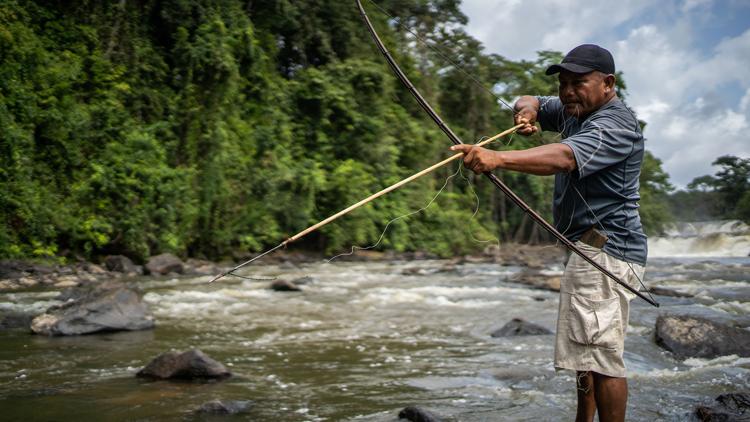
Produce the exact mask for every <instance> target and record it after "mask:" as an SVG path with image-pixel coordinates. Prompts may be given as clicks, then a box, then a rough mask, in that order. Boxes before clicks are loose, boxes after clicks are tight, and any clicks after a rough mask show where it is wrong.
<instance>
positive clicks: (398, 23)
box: [369, 0, 519, 116]
mask: <svg viewBox="0 0 750 422" xmlns="http://www.w3.org/2000/svg"><path fill="white" fill-rule="evenodd" d="M369 2H370V3H371V4H372V5H373V6H375V8H376V9H378V10H379V11H380V12H381V13H383V14H384V15H386V16H388V17H389V18H391V20H392V21H393V22H395V23H396V25H398V26H400V27H401V28H402V29H404V30H405V31H406V32H408V33H410V34H411V35H412V36H413V37H414V38H415V39H416V40H417V41H419V42H420V43H422V44H424V45H425V46H427V48H429V49H430V50H432V51H433V52H434V53H435V54H437V55H438V56H440V58H442V59H443V60H445V61H447V62H448V63H450V64H451V65H453V67H454V68H456V69H457V70H458V71H460V72H461V73H463V74H464V75H466V76H467V77H468V78H469V79H470V80H471V81H472V82H474V83H475V84H476V85H477V86H478V87H480V88H481V89H482V90H484V91H485V92H487V93H489V94H490V95H492V96H493V97H495V99H496V100H497V101H498V102H499V103H500V104H502V105H504V106H505V107H507V108H508V109H509V110H510V111H511V112H513V116H516V115H518V114H519V113H518V112H516V109H515V108H514V107H513V106H511V105H510V104H508V103H507V102H506V101H505V100H503V99H502V98H501V97H500V96H499V95H497V94H496V93H495V92H493V91H492V90H491V89H489V88H487V87H486V86H485V85H484V84H483V83H482V82H481V81H480V80H479V79H478V78H476V77H475V76H474V75H472V74H471V73H470V72H469V71H467V70H466V69H464V67H463V66H461V65H460V64H458V63H456V61H455V60H453V59H451V58H450V56H448V54H447V53H443V52H442V51H440V49H439V48H438V47H437V46H435V45H432V44H431V43H430V42H428V41H427V40H426V39H424V38H422V37H421V36H419V35H418V34H417V33H416V32H415V31H413V30H412V29H411V28H409V27H408V26H406V24H404V23H402V22H401V19H399V18H397V17H396V16H394V15H392V14H390V13H389V12H388V11H387V10H385V9H384V8H383V7H381V6H380V5H379V4H377V3H375V1H374V0H369Z"/></svg>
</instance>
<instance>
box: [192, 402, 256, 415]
mask: <svg viewBox="0 0 750 422" xmlns="http://www.w3.org/2000/svg"><path fill="white" fill-rule="evenodd" d="M253 404H254V403H253V402H252V401H250V400H211V401H210V402H207V403H203V404H202V405H201V407H200V408H199V409H198V412H199V413H209V414H214V415H236V414H238V413H246V412H248V411H249V410H250V409H252V407H253Z"/></svg>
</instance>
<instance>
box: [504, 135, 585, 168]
mask: <svg viewBox="0 0 750 422" xmlns="http://www.w3.org/2000/svg"><path fill="white" fill-rule="evenodd" d="M495 154H496V155H495V160H496V162H495V164H496V168H498V169H504V170H514V171H520V172H522V173H529V174H536V175H539V176H547V175H550V174H555V173H568V172H571V171H573V170H575V168H576V160H575V156H574V155H573V150H572V149H571V148H570V147H569V146H567V145H565V144H560V143H556V144H548V145H542V146H538V147H534V148H529V149H525V150H520V151H497V152H496V153H495Z"/></svg>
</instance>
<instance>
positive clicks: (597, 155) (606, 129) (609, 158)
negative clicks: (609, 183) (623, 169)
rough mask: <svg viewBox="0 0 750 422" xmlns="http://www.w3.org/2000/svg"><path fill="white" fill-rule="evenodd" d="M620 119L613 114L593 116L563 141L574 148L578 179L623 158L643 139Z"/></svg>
mask: <svg viewBox="0 0 750 422" xmlns="http://www.w3.org/2000/svg"><path fill="white" fill-rule="evenodd" d="M621 123H622V122H620V120H619V119H615V118H613V117H607V116H602V117H595V118H593V119H591V120H589V121H586V122H584V124H583V126H582V127H581V130H580V131H579V132H578V133H576V134H575V135H572V136H570V137H568V138H566V139H565V140H563V141H562V143H563V144H565V145H568V146H570V148H571V149H572V150H573V155H574V156H575V160H576V165H577V168H578V176H579V177H580V178H581V179H582V178H584V177H586V176H589V175H591V174H593V173H596V172H598V171H599V170H602V169H605V168H607V167H609V166H611V165H614V164H617V163H619V162H621V161H623V160H625V159H626V158H627V157H628V156H630V154H632V153H633V150H634V148H635V143H636V142H639V141H641V140H643V136H642V134H641V133H640V132H638V131H634V130H633V128H632V127H625V125H623V124H621Z"/></svg>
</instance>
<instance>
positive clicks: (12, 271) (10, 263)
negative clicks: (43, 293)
mask: <svg viewBox="0 0 750 422" xmlns="http://www.w3.org/2000/svg"><path fill="white" fill-rule="evenodd" d="M54 271H55V270H54V267H51V266H49V265H42V264H32V263H29V262H25V261H20V260H17V259H3V260H0V278H9V279H17V278H21V277H23V276H27V275H32V274H33V275H46V274H52V273H53V272H54Z"/></svg>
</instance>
